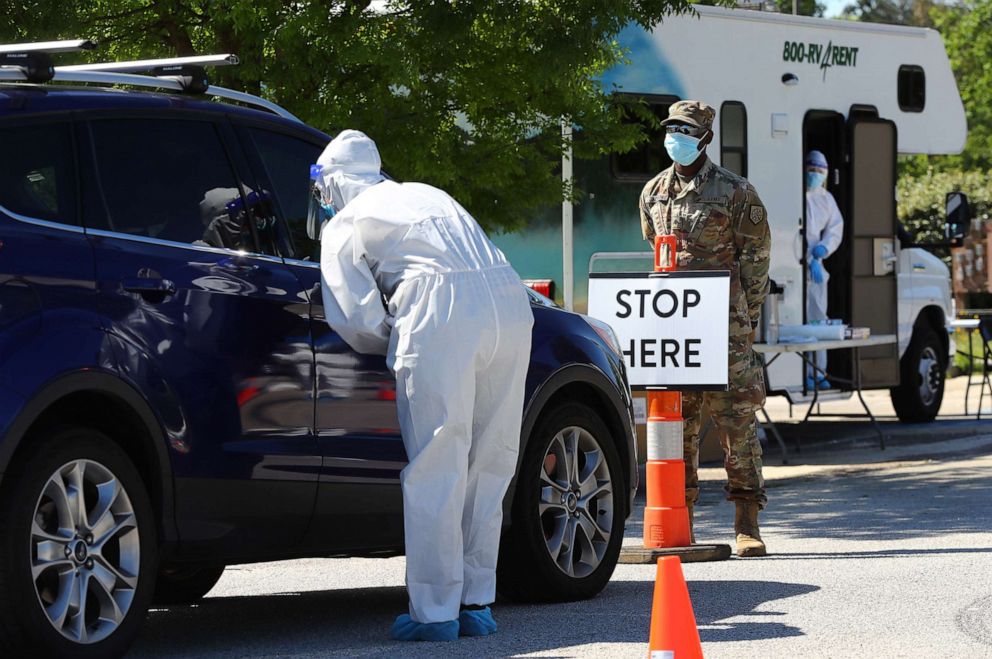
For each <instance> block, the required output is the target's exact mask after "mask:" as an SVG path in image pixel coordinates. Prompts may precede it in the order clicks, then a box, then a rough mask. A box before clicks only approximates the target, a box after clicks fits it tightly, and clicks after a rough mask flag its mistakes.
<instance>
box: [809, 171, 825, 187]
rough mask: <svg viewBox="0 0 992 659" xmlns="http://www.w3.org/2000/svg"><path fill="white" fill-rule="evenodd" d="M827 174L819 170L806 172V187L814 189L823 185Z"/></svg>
mask: <svg viewBox="0 0 992 659" xmlns="http://www.w3.org/2000/svg"><path fill="white" fill-rule="evenodd" d="M826 180H827V175H826V174H822V173H820V172H806V189H807V190H815V189H817V188H819V187H821V186H822V185H823V183H824V182H825V181H826Z"/></svg>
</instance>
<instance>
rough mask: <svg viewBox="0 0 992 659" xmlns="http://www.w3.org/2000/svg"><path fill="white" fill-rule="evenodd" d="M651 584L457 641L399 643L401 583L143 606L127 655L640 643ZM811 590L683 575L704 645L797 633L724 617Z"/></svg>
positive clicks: (480, 653)
mask: <svg viewBox="0 0 992 659" xmlns="http://www.w3.org/2000/svg"><path fill="white" fill-rule="evenodd" d="M653 590H654V583H653V582H648V581H614V582H612V583H610V585H609V586H608V587H607V588H606V590H604V591H603V593H602V594H601V595H600V596H599V597H596V598H595V599H592V600H588V601H584V602H568V603H561V604H540V605H515V604H500V605H498V608H497V609H496V616H497V619H498V620H499V622H500V631H499V633H498V634H497V635H496V636H495V637H492V638H486V639H460V640H459V641H458V642H457V643H413V644H409V643H397V642H394V641H392V640H390V639H389V626H390V624H391V623H392V621H393V618H394V616H395V615H396V614H397V613H398V612H401V611H403V610H404V609H405V606H406V593H405V591H404V589H403V588H399V587H392V588H365V589H348V590H328V591H317V592H305V593H283V594H277V595H259V596H255V597H211V598H207V599H205V600H203V602H202V603H200V604H199V605H196V606H181V607H169V608H159V609H154V610H153V611H152V612H151V613H149V616H148V619H147V620H146V622H145V626H144V629H143V631H142V634H141V636H140V637H139V639H138V642H137V644H136V645H135V648H134V650H133V651H132V653H131V655H130V656H133V657H175V656H183V657H198V656H210V657H262V656H265V657H274V656H278V657H440V656H444V657H463V656H464V657H489V656H512V655H518V654H527V653H533V652H538V651H545V652H546V651H548V650H551V651H554V650H555V649H561V650H562V656H570V655H571V654H572V653H570V652H568V651H567V650H566V649H567V648H571V647H574V646H579V645H585V644H592V643H596V644H599V643H602V644H612V643H643V644H645V647H646V644H647V639H648V631H649V628H650V615H651V611H650V607H651V600H652V594H653ZM815 590H817V587H816V586H810V585H805V584H791V583H777V582H763V581H691V582H690V583H689V591H690V595H691V597H692V601H693V607H694V609H695V612H696V621H697V624H698V625H699V626H700V636H701V638H702V640H703V641H704V642H720V641H740V640H757V639H767V638H780V637H788V636H797V635H800V634H802V632H801V631H800V630H799V629H797V628H795V627H790V626H788V625H785V624H783V623H781V622H778V621H771V620H769V621H764V620H757V621H755V620H748V621H743V622H741V621H729V622H725V621H728V620H732V619H734V618H736V617H739V616H752V617H753V616H762V617H764V616H769V617H770V616H776V615H782V614H780V613H777V612H774V611H761V612H756V611H755V610H754V609H756V608H757V607H758V606H760V605H762V604H764V603H766V602H769V601H773V600H777V599H784V598H787V597H794V596H797V595H803V594H806V593H809V592H812V591H815Z"/></svg>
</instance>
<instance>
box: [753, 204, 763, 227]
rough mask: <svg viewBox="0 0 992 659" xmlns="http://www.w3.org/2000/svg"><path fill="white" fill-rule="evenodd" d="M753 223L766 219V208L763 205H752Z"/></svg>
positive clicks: (759, 222)
mask: <svg viewBox="0 0 992 659" xmlns="http://www.w3.org/2000/svg"><path fill="white" fill-rule="evenodd" d="M750 218H751V224H761V221H762V220H764V219H765V208H764V207H763V206H751V214H750Z"/></svg>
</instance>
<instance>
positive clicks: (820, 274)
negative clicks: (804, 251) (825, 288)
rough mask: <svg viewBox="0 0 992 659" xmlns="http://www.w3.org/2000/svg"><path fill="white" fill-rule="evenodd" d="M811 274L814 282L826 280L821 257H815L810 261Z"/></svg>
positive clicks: (820, 282) (818, 282) (819, 282)
mask: <svg viewBox="0 0 992 659" xmlns="http://www.w3.org/2000/svg"><path fill="white" fill-rule="evenodd" d="M809 276H810V279H812V280H813V283H814V284H822V283H823V282H824V280H825V277H824V271H823V263H821V262H820V259H813V260H812V261H810V262H809Z"/></svg>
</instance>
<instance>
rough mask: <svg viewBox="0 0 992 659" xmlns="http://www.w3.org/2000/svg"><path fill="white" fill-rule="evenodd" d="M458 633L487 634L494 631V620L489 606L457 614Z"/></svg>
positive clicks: (470, 634)
mask: <svg viewBox="0 0 992 659" xmlns="http://www.w3.org/2000/svg"><path fill="white" fill-rule="evenodd" d="M458 625H459V627H460V630H459V632H458V633H459V634H461V635H462V636H489V635H490V634H495V633H496V621H495V620H493V612H492V611H490V610H489V607H488V606H487V607H486V608H484V609H482V610H479V611H462V612H461V613H459V614H458Z"/></svg>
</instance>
